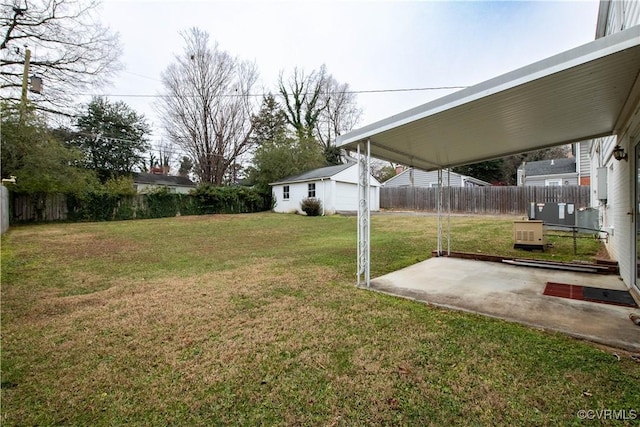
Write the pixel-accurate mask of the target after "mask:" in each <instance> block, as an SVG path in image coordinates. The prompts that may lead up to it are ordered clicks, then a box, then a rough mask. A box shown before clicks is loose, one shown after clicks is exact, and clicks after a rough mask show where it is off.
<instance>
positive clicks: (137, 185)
mask: <svg viewBox="0 0 640 427" xmlns="http://www.w3.org/2000/svg"><path fill="white" fill-rule="evenodd" d="M133 188H134V189H135V190H136V191H137V192H138V193H149V192H151V191H155V190H158V189H160V188H166V189H167V190H168V191H169V192H170V193H182V194H187V193H189V191H191V190H194V189H195V188H196V184H195V183H194V182H193V181H191V180H190V179H189V178H187V177H186V176H170V175H162V174H155V173H146V172H143V173H136V174H134V175H133Z"/></svg>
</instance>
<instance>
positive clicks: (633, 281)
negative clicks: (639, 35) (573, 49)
mask: <svg viewBox="0 0 640 427" xmlns="http://www.w3.org/2000/svg"><path fill="white" fill-rule="evenodd" d="M637 25H640V2H634V1H625V2H623V1H615V2H608V1H601V2H600V9H599V11H598V23H597V27H596V38H602V37H606V36H610V35H612V34H614V33H618V32H621V31H623V30H625V29H628V28H631V27H634V26H637ZM634 72H635V73H636V80H635V86H634V87H633V89H632V90H631V92H630V93H629V94H626V93H623V94H622V95H621V96H626V97H627V98H626V99H627V103H626V105H625V107H624V109H623V111H622V112H621V113H620V121H619V122H618V123H617V124H616V132H615V135H612V136H607V137H603V138H596V139H593V140H589V141H586V142H585V143H586V144H589V145H590V151H589V155H590V162H591V176H592V177H593V179H592V180H591V206H592V207H594V208H597V209H598V211H599V221H600V228H601V229H602V230H605V231H607V232H608V233H609V236H608V237H609V238H608V239H607V240H606V242H607V243H606V246H607V250H608V252H609V255H610V256H611V258H612V259H615V260H617V261H618V263H619V265H620V276H621V277H622V279H623V280H624V282H625V283H626V284H627V286H629V287H630V288H631V289H632V290H633V291H635V295H636V298H638V297H640V269H639V267H640V184H636V183H640V114H638V111H640V76H639V75H638V72H637V71H634ZM639 299H640V298H639Z"/></svg>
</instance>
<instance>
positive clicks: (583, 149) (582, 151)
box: [578, 141, 591, 176]
mask: <svg viewBox="0 0 640 427" xmlns="http://www.w3.org/2000/svg"><path fill="white" fill-rule="evenodd" d="M590 143H591V141H582V142H580V143H579V148H578V154H579V156H580V158H579V160H578V166H579V170H578V172H579V173H580V176H590V175H591V172H590V170H591V168H590V167H589V144H590Z"/></svg>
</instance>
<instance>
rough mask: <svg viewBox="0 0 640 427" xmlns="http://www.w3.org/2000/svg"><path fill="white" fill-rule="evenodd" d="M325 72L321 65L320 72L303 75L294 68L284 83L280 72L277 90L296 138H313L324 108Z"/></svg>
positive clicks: (303, 73) (301, 71) (302, 72)
mask: <svg viewBox="0 0 640 427" xmlns="http://www.w3.org/2000/svg"><path fill="white" fill-rule="evenodd" d="M326 80H327V70H326V67H325V66H324V65H323V66H321V67H320V70H318V71H313V72H312V73H311V74H305V72H304V71H303V70H300V69H298V68H294V70H293V74H292V75H291V76H290V77H289V79H288V80H286V81H285V79H284V75H283V73H282V72H280V78H279V80H278V89H279V92H280V96H281V97H282V99H283V101H284V105H285V113H286V117H287V122H288V123H289V124H290V125H291V126H292V127H293V129H294V130H295V131H296V134H297V135H298V138H300V139H302V138H309V137H314V136H315V135H314V130H315V127H316V124H317V123H318V119H319V117H320V113H321V112H322V110H323V109H324V108H325V107H326V104H325V102H326V99H327V98H326V97H325V96H323V93H324V92H326V88H325V86H326Z"/></svg>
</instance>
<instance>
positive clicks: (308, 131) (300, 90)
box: [278, 65, 362, 164]
mask: <svg viewBox="0 0 640 427" xmlns="http://www.w3.org/2000/svg"><path fill="white" fill-rule="evenodd" d="M278 87H279V92H280V96H281V98H282V99H283V101H284V105H285V113H286V118H287V122H288V123H289V125H291V127H293V129H294V130H295V131H296V134H297V136H298V138H300V139H302V138H315V139H316V140H317V141H318V142H319V144H320V145H321V146H322V149H323V150H324V154H325V157H326V161H327V163H328V164H339V163H341V153H340V149H338V148H336V147H335V146H334V143H335V139H336V136H338V135H341V134H342V133H345V132H348V131H350V130H352V129H353V128H354V126H355V125H356V124H357V123H358V120H359V119H360V116H361V114H362V110H361V109H360V108H359V107H358V105H357V102H356V95H355V93H354V92H352V91H350V90H349V85H348V84H346V83H339V82H338V81H337V80H336V79H335V78H334V77H333V76H332V75H330V74H328V73H327V69H326V67H325V66H324V65H322V66H321V67H320V69H319V70H317V71H313V72H312V73H311V74H308V75H307V74H305V73H304V72H303V71H301V70H299V69H298V68H295V69H294V70H293V74H292V75H291V76H290V77H289V79H288V80H286V81H285V79H284V77H283V74H282V73H280V78H279V81H278Z"/></svg>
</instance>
